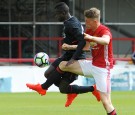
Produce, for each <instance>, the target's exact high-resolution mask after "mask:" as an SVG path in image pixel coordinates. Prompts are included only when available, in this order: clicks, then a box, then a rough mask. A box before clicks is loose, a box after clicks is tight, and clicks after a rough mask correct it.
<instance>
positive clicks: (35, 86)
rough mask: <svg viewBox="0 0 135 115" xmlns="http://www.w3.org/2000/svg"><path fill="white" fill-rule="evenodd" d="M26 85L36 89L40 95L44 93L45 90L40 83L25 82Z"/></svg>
mask: <svg viewBox="0 0 135 115" xmlns="http://www.w3.org/2000/svg"><path fill="white" fill-rule="evenodd" d="M26 86H27V87H28V88H29V89H32V90H35V91H37V92H38V93H39V94H41V95H45V94H46V90H45V89H43V88H42V87H41V85H40V84H29V83H27V84H26Z"/></svg>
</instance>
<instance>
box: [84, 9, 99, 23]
mask: <svg viewBox="0 0 135 115" xmlns="http://www.w3.org/2000/svg"><path fill="white" fill-rule="evenodd" d="M84 16H85V17H87V18H92V19H96V20H98V21H100V10H99V9H97V8H95V7H93V8H90V9H88V10H85V11H84Z"/></svg>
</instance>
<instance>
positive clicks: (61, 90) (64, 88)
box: [59, 86, 67, 94]
mask: <svg viewBox="0 0 135 115" xmlns="http://www.w3.org/2000/svg"><path fill="white" fill-rule="evenodd" d="M59 90H60V92H61V93H63V94H66V93H67V87H63V86H59Z"/></svg>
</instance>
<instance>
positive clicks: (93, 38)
mask: <svg viewBox="0 0 135 115" xmlns="http://www.w3.org/2000/svg"><path fill="white" fill-rule="evenodd" d="M84 39H86V40H88V41H94V42H96V43H99V44H102V45H108V44H109V42H110V36H109V35H103V36H102V37H96V36H91V35H89V34H85V37H84Z"/></svg>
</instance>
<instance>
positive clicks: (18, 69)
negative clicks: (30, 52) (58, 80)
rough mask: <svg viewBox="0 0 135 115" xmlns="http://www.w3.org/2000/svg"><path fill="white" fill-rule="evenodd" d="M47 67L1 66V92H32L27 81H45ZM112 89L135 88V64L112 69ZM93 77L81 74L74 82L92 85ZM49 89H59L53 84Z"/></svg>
mask: <svg viewBox="0 0 135 115" xmlns="http://www.w3.org/2000/svg"><path fill="white" fill-rule="evenodd" d="M46 69H47V67H46V68H38V67H37V66H0V92H32V90H30V89H28V88H27V87H26V83H43V82H44V81H45V80H46V79H45V77H44V71H45V70H46ZM111 77H112V79H111V80H112V90H135V66H134V65H125V66H123V65H115V67H114V69H113V70H112V76H111ZM93 83H94V80H93V78H85V77H83V76H79V78H78V80H76V81H75V82H73V84H78V85H92V84H93ZM48 91H52V92H53V91H59V89H58V88H57V87H55V86H54V85H52V86H51V87H50V88H49V89H48Z"/></svg>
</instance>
